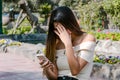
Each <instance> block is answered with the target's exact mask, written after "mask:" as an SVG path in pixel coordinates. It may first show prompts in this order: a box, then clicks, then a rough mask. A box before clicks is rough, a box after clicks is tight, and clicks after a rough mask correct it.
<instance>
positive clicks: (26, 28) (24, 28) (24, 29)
mask: <svg viewBox="0 0 120 80" xmlns="http://www.w3.org/2000/svg"><path fill="white" fill-rule="evenodd" d="M30 30H31V26H22V27H19V28H17V29H16V30H15V32H14V29H10V30H7V29H6V28H3V33H4V34H27V33H28V32H29V31H30Z"/></svg>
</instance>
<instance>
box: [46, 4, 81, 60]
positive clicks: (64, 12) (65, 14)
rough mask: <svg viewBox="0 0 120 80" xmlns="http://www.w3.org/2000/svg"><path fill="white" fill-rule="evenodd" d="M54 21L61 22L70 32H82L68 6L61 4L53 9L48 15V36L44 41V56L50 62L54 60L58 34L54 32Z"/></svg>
mask: <svg viewBox="0 0 120 80" xmlns="http://www.w3.org/2000/svg"><path fill="white" fill-rule="evenodd" d="M54 22H59V23H61V24H62V25H63V26H64V27H65V28H66V29H69V30H70V31H71V32H72V34H75V35H82V34H83V32H82V31H81V30H80V26H79V24H78V22H77V20H76V17H75V16H74V14H73V12H72V10H71V9H70V8H68V7H66V6H61V7H58V8H56V9H54V10H53V11H52V13H51V16H50V21H49V30H48V37H47V42H46V57H47V58H48V59H49V60H50V61H51V62H55V55H56V54H55V53H56V39H57V38H58V36H57V35H56V34H55V33H54Z"/></svg>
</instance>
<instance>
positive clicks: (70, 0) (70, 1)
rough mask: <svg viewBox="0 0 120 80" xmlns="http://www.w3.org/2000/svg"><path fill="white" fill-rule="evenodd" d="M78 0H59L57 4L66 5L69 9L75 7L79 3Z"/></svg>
mask: <svg viewBox="0 0 120 80" xmlns="http://www.w3.org/2000/svg"><path fill="white" fill-rule="evenodd" d="M79 1H80V0H60V1H59V4H58V5H59V6H68V7H70V8H71V9H76V7H77V5H79Z"/></svg>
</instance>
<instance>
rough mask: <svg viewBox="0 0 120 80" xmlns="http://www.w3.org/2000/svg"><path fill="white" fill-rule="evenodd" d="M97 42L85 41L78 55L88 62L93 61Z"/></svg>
mask: <svg viewBox="0 0 120 80" xmlns="http://www.w3.org/2000/svg"><path fill="white" fill-rule="evenodd" d="M95 46H96V44H95V42H83V43H81V45H80V50H79V53H78V56H79V57H81V58H82V59H84V60H85V61H87V62H92V61H93V56H94V49H95Z"/></svg>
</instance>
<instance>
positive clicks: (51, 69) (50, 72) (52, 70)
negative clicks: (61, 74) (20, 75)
mask: <svg viewBox="0 0 120 80" xmlns="http://www.w3.org/2000/svg"><path fill="white" fill-rule="evenodd" d="M39 63H40V65H41V67H42V68H43V72H44V74H45V75H46V77H47V78H48V79H50V80H57V77H58V72H57V68H56V66H55V65H54V64H53V63H52V62H50V61H49V60H46V61H44V60H40V62H39Z"/></svg>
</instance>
